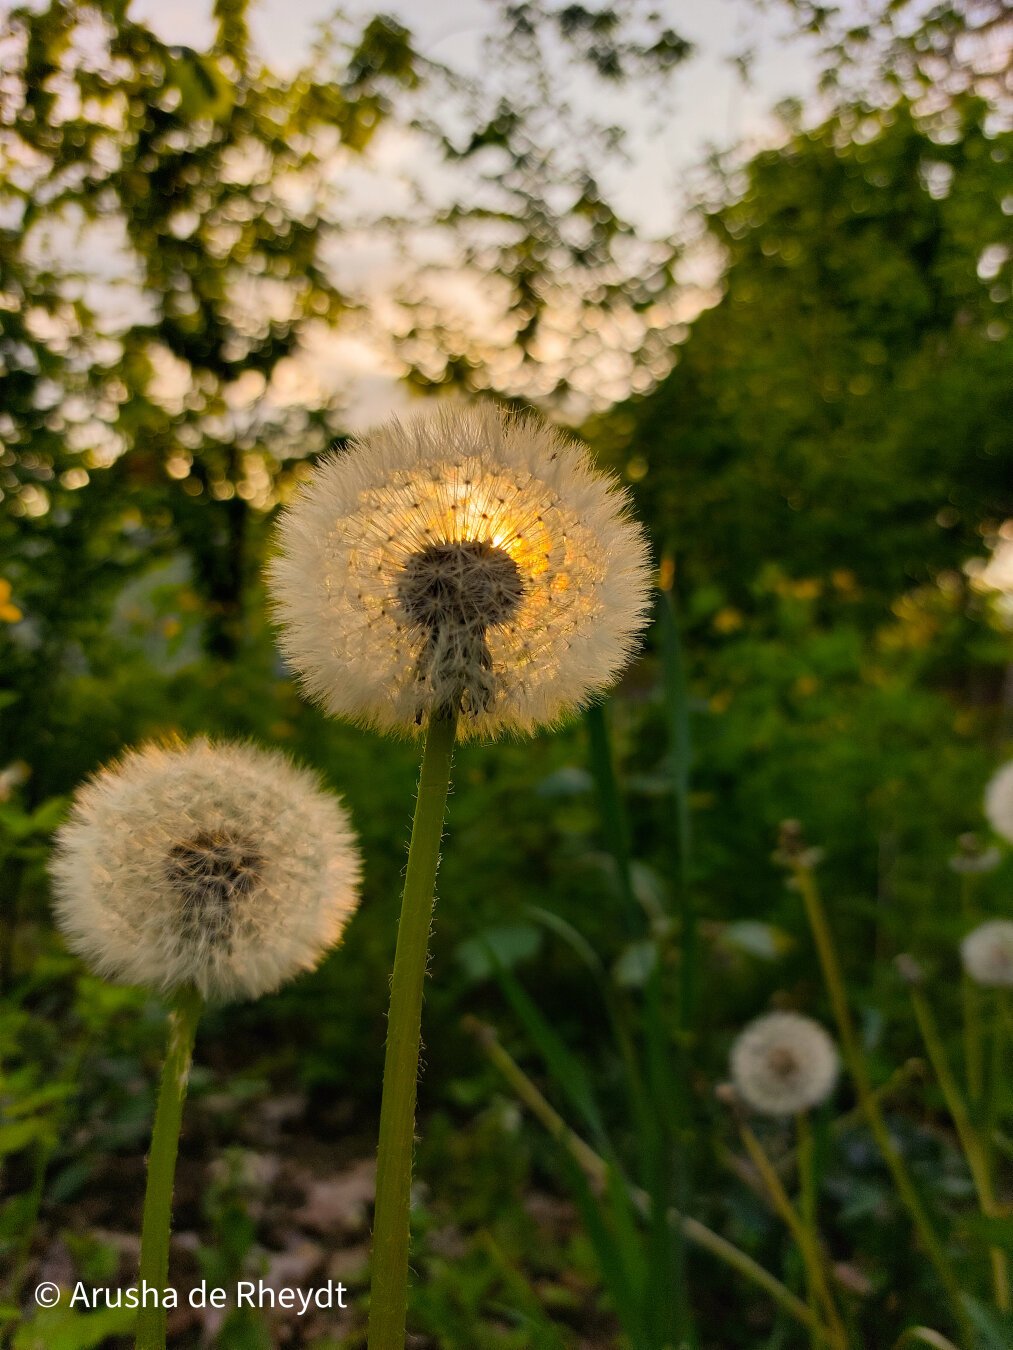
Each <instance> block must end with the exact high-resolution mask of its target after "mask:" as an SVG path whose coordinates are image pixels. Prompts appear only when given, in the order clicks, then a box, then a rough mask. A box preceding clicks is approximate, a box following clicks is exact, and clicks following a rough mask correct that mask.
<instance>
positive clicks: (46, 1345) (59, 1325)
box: [12, 1291, 137, 1350]
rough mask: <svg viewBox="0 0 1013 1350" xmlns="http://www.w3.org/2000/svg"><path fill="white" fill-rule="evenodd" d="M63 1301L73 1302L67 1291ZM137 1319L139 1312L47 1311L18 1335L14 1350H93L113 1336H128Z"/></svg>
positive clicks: (105, 1310) (131, 1309) (124, 1309)
mask: <svg viewBox="0 0 1013 1350" xmlns="http://www.w3.org/2000/svg"><path fill="white" fill-rule="evenodd" d="M63 1298H64V1300H65V1301H66V1300H68V1299H69V1298H70V1293H69V1292H67V1291H65V1292H64V1295H63ZM136 1319H137V1310H136V1308H102V1309H101V1310H100V1311H98V1312H88V1313H81V1312H78V1310H77V1309H76V1308H71V1307H69V1306H67V1305H66V1302H65V1303H64V1304H62V1305H61V1306H60V1307H57V1308H46V1309H45V1310H43V1311H40V1312H39V1313H37V1314H36V1315H35V1316H34V1317H33V1318H32V1319H31V1321H30V1322H25V1323H22V1325H21V1326H20V1327H19V1328H18V1331H17V1332H16V1333H15V1336H14V1341H13V1346H12V1350H91V1347H92V1346H96V1345H99V1346H100V1345H102V1344H103V1342H104V1341H106V1340H108V1339H109V1337H110V1336H122V1335H125V1334H126V1333H128V1332H129V1331H130V1330H131V1329H132V1328H133V1325H134V1322H135V1321H136Z"/></svg>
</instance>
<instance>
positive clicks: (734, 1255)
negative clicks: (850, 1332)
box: [462, 1016, 832, 1345]
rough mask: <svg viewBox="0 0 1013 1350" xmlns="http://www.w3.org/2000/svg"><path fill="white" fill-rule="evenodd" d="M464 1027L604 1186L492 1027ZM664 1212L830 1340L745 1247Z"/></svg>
mask: <svg viewBox="0 0 1013 1350" xmlns="http://www.w3.org/2000/svg"><path fill="white" fill-rule="evenodd" d="M462 1025H463V1026H464V1027H465V1029H466V1030H467V1031H470V1032H471V1033H472V1035H474V1036H475V1038H476V1040H477V1041H478V1042H479V1044H480V1045H481V1046H482V1048H483V1050H484V1051H485V1053H486V1055H487V1056H488V1058H489V1060H490V1062H491V1063H492V1064H493V1065H494V1066H495V1068H497V1069H498V1070H499V1072H500V1073H501V1074H502V1075H503V1077H504V1078H505V1079H506V1081H507V1082H508V1083H509V1084H510V1087H511V1088H512V1089H513V1091H514V1093H515V1094H516V1096H517V1097H518V1099H519V1100H520V1101H521V1102H522V1103H523V1105H524V1106H526V1107H527V1108H528V1110H529V1111H530V1112H531V1114H532V1115H533V1116H534V1117H535V1119H536V1120H538V1121H539V1122H540V1123H541V1124H542V1125H543V1126H544V1127H545V1129H546V1130H547V1131H548V1133H549V1134H550V1135H551V1136H552V1138H553V1139H555V1140H556V1141H557V1142H558V1143H559V1144H561V1145H562V1146H563V1147H564V1148H565V1149H566V1150H567V1152H568V1153H569V1154H570V1156H571V1157H572V1158H573V1159H574V1161H575V1162H576V1163H577V1165H578V1166H579V1167H580V1168H581V1170H582V1171H583V1172H584V1173H585V1175H586V1176H587V1177H588V1179H589V1180H590V1181H591V1182H592V1183H593V1184H594V1185H595V1186H596V1187H598V1188H600V1189H604V1187H605V1185H606V1183H607V1179H608V1174H609V1165H608V1163H607V1162H606V1161H605V1159H604V1158H602V1157H600V1156H599V1155H598V1154H597V1153H596V1152H595V1151H594V1149H593V1148H591V1147H590V1145H589V1144H587V1143H586V1142H585V1141H584V1140H583V1139H582V1138H581V1137H580V1135H578V1134H577V1133H576V1132H575V1131H573V1130H571V1129H570V1127H569V1125H567V1123H566V1121H565V1120H563V1118H562V1116H561V1115H560V1114H559V1112H558V1111H556V1110H555V1108H554V1107H552V1106H551V1105H550V1104H549V1102H548V1101H546V1099H545V1097H543V1096H542V1094H541V1092H539V1090H538V1088H537V1087H536V1086H535V1084H534V1083H533V1082H532V1081H531V1079H530V1078H529V1077H528V1075H527V1074H526V1073H525V1072H524V1070H523V1069H522V1068H521V1067H520V1065H519V1064H518V1063H517V1061H516V1060H515V1059H514V1058H513V1057H512V1055H510V1053H509V1052H508V1051H507V1050H505V1049H504V1048H503V1046H502V1045H501V1044H500V1041H499V1038H498V1037H497V1035H496V1032H495V1031H494V1030H493V1028H492V1027H490V1026H489V1025H488V1024H487V1023H484V1022H480V1021H479V1020H478V1018H476V1017H471V1016H467V1017H465V1018H464V1019H463V1023H462ZM630 1194H631V1196H632V1198H633V1200H634V1202H635V1203H636V1205H637V1207H638V1208H639V1209H641V1210H644V1209H645V1208H646V1207H647V1206H648V1205H649V1204H650V1198H649V1196H648V1195H647V1193H646V1192H645V1191H643V1190H641V1189H640V1187H636V1186H634V1187H631V1188H630ZM668 1215H669V1220H670V1222H671V1223H673V1224H677V1225H678V1226H679V1228H680V1229H681V1231H682V1234H683V1236H684V1237H685V1238H686V1240H687V1241H688V1242H691V1243H693V1245H694V1246H696V1247H699V1248H700V1249H701V1250H702V1251H706V1252H710V1254H711V1255H712V1256H714V1257H716V1258H717V1260H719V1261H722V1262H724V1264H725V1265H727V1266H729V1267H731V1269H733V1270H735V1271H737V1272H738V1274H740V1275H741V1276H742V1277H743V1278H744V1279H746V1280H749V1281H750V1282H751V1283H753V1284H755V1285H757V1286H758V1287H759V1288H760V1289H763V1290H764V1291H765V1292H766V1293H768V1294H769V1295H770V1296H771V1298H772V1299H774V1301H775V1302H776V1303H777V1304H778V1305H779V1306H780V1307H781V1308H783V1309H784V1311H785V1312H786V1313H788V1314H789V1316H791V1317H793V1318H794V1319H795V1321H796V1322H798V1323H799V1324H800V1325H801V1326H804V1327H807V1328H809V1329H810V1330H812V1331H813V1332H814V1333H815V1334H816V1336H817V1337H818V1339H819V1341H820V1342H821V1343H822V1344H824V1345H831V1344H832V1341H831V1340H830V1337H829V1336H828V1334H827V1332H826V1330H825V1329H824V1328H823V1327H822V1326H821V1325H820V1323H819V1321H818V1319H817V1318H816V1317H815V1316H814V1314H813V1312H812V1310H811V1309H810V1308H807V1307H806V1305H805V1304H804V1303H803V1302H802V1300H801V1299H800V1298H796V1296H795V1295H794V1294H793V1293H792V1292H791V1290H790V1289H788V1288H787V1286H786V1285H783V1284H782V1283H781V1281H780V1280H779V1279H777V1278H776V1276H774V1275H771V1273H770V1271H768V1270H765V1269H764V1268H763V1266H761V1265H760V1264H759V1263H758V1262H757V1261H754V1260H753V1258H752V1257H751V1256H748V1255H747V1254H746V1253H745V1252H744V1251H740V1249H739V1248H738V1247H736V1246H735V1245H734V1243H731V1242H729V1241H728V1240H727V1238H723V1237H721V1235H720V1234H719V1233H715V1232H714V1231H713V1230H712V1229H710V1228H707V1227H706V1226H705V1225H704V1224H702V1223H700V1222H699V1220H697V1219H694V1218H691V1217H690V1216H689V1215H685V1214H682V1213H680V1211H679V1210H678V1209H675V1208H674V1207H673V1208H670V1209H669V1211H668Z"/></svg>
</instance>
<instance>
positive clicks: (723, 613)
mask: <svg viewBox="0 0 1013 1350" xmlns="http://www.w3.org/2000/svg"><path fill="white" fill-rule="evenodd" d="M713 623H714V631H715V632H716V633H735V632H737V631H738V629H740V628H741V627H742V623H743V619H742V615H741V614H740V613H739V611H738V610H737V609H733V608H732V607H731V606H726V607H725V608H724V609H719V610H718V612H717V613H716V614H715V615H714V620H713Z"/></svg>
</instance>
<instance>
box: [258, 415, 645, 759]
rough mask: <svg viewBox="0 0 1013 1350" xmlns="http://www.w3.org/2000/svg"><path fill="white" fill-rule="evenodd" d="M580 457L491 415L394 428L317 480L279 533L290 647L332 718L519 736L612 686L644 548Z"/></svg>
mask: <svg viewBox="0 0 1013 1350" xmlns="http://www.w3.org/2000/svg"><path fill="white" fill-rule="evenodd" d="M627 509H628V499H627V497H626V495H625V493H624V491H623V490H622V489H621V488H620V487H619V486H617V484H616V483H615V481H614V480H612V479H611V478H609V477H607V476H605V475H602V474H600V473H598V472H596V471H595V470H594V469H593V467H592V465H591V463H590V460H589V457H588V454H587V451H586V450H585V449H584V448H583V447H581V446H580V445H578V444H577V443H576V442H573V441H570V440H568V439H567V438H565V437H563V436H561V435H560V434H559V433H557V432H555V431H553V430H551V429H550V428H548V427H546V426H544V425H543V424H542V423H540V422H539V421H537V420H536V419H534V418H532V417H514V416H509V415H506V414H504V413H502V412H501V411H499V410H498V409H496V408H494V407H491V406H486V407H480V408H472V409H462V408H459V407H452V408H442V409H439V410H438V411H437V412H436V414H435V415H433V416H429V417H416V418H414V419H412V420H409V421H407V422H404V423H402V422H398V421H392V422H388V423H386V424H385V425H383V426H381V427H379V428H377V429H376V430H374V431H372V432H371V433H369V434H368V435H367V436H365V437H363V438H362V439H361V440H359V441H358V442H355V443H353V445H352V446H351V448H350V449H349V450H348V451H346V452H344V453H342V454H340V455H336V456H334V457H332V458H330V459H328V460H325V461H324V462H322V463H321V464H320V465H318V466H317V469H316V471H315V473H314V475H313V477H312V478H311V479H310V480H309V482H308V483H307V484H306V485H305V486H304V488H303V489H302V492H301V494H300V495H299V496H298V497H297V499H296V500H295V502H294V503H293V504H292V506H291V507H290V508H289V509H288V510H287V511H286V512H285V513H284V514H283V516H282V519H281V524H280V526H279V541H280V556H279V557H278V558H277V559H276V560H275V562H274V563H273V564H272V566H271V568H270V574H269V579H270V587H271V592H272V597H273V602H274V609H275V614H276V617H277V620H278V622H279V624H280V626H281V642H282V647H283V649H284V651H285V653H286V655H287V656H288V658H289V660H290V661H291V663H292V665H293V666H294V668H295V669H296V670H297V671H298V672H299V674H300V675H301V677H302V680H303V682H304V684H305V687H306V689H307V690H308V692H309V693H310V694H311V695H312V696H313V697H314V698H316V699H317V700H318V701H319V702H320V703H322V704H323V705H324V707H326V708H327V709H328V711H330V712H332V713H334V714H337V715H339V716H345V717H349V718H352V719H353V720H356V721H362V722H366V723H370V724H372V725H375V726H378V727H380V728H383V729H386V730H409V731H410V730H412V729H413V728H414V727H415V726H417V725H419V724H420V723H422V722H423V721H424V720H425V719H426V718H427V717H428V716H429V715H430V714H432V713H434V712H435V713H442V712H449V711H454V712H456V713H458V714H460V719H459V723H458V734H459V735H460V736H465V737H467V736H484V735H490V734H495V733H497V732H499V731H502V730H515V731H523V732H528V731H530V730H532V729H533V728H534V727H535V726H537V725H543V724H546V723H552V722H555V721H557V720H558V719H559V718H561V717H562V716H564V715H565V714H566V713H567V712H569V711H572V710H573V709H575V708H576V707H578V706H580V705H581V704H582V703H584V702H586V700H587V699H588V698H589V697H590V696H591V695H593V694H594V693H595V692H596V691H599V690H601V689H603V688H605V687H607V686H608V685H609V684H610V683H612V682H613V681H614V680H615V678H616V677H617V675H618V673H619V672H620V670H621V669H622V667H623V666H624V665H625V664H626V662H627V661H628V660H629V657H630V655H631V652H632V650H633V647H634V645H635V642H636V639H637V637H638V635H639V634H640V632H641V631H642V629H643V628H644V626H645V623H646V621H647V610H648V606H649V571H648V548H647V543H646V539H645V536H644V534H643V532H642V531H641V529H640V528H639V526H637V525H636V524H635V523H633V522H632V521H631V520H630V519H629V518H628V516H627Z"/></svg>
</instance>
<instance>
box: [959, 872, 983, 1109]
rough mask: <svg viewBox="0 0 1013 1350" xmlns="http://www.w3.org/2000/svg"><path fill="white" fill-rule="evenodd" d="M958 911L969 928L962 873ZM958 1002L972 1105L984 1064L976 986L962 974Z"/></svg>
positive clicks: (970, 910) (967, 881)
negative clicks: (961, 1014)
mask: <svg viewBox="0 0 1013 1350" xmlns="http://www.w3.org/2000/svg"><path fill="white" fill-rule="evenodd" d="M960 909H961V913H962V915H963V920H964V928H965V929H967V928H968V927H970V924H971V922H972V921H973V919H974V907H973V905H972V882H971V875H970V874H969V873H965V874H964V876H962V877H961V881H960ZM960 1003H961V1011H962V1013H963V1030H964V1072H965V1074H966V1075H967V1091H968V1094H969V1095H970V1098H971V1101H972V1102H980V1101H981V1095H982V1085H983V1083H984V1076H985V1071H984V1065H983V1056H982V1042H981V1010H980V995H979V993H978V986H977V985H976V984H975V982H974V981H973V980H972V979H971V977H970V976H969V975H968V973H967V971H966V970H964V971H961V975H960Z"/></svg>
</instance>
